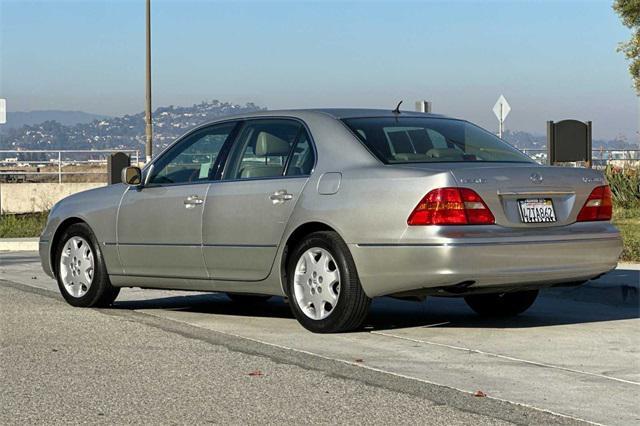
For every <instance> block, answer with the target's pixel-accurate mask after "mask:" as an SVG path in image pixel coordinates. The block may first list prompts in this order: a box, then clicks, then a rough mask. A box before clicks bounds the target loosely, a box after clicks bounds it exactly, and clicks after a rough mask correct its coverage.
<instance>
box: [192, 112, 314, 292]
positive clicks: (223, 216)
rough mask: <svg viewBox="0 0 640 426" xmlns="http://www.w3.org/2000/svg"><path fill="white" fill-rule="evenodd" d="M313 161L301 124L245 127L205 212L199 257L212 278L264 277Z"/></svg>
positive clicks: (262, 122) (269, 123)
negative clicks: (200, 255)
mask: <svg viewBox="0 0 640 426" xmlns="http://www.w3.org/2000/svg"><path fill="white" fill-rule="evenodd" d="M314 159H315V157H314V151H313V146H312V144H311V141H310V138H309V135H308V133H307V132H306V130H305V128H304V126H302V124H301V123H300V122H298V121H295V120H286V119H255V120H248V121H246V122H245V124H244V125H243V127H242V129H241V130H240V133H239V136H238V138H237V140H236V142H235V143H234V146H233V148H232V150H231V153H230V154H229V157H228V160H227V162H226V165H225V168H224V174H223V179H222V180H220V181H217V182H215V183H212V184H211V188H210V190H209V193H208V195H207V202H206V205H205V209H204V216H203V253H204V258H205V264H206V267H207V270H208V272H209V275H210V276H211V277H212V278H216V279H220V280H238V281H259V280H262V279H265V278H266V277H267V276H268V275H269V272H270V270H271V267H272V265H273V262H274V259H275V256H276V252H277V249H278V244H279V243H280V240H281V239H282V235H283V233H284V230H285V227H286V224H287V222H288V220H289V217H290V216H291V213H292V212H293V209H294V207H295V205H296V203H297V202H298V200H299V198H300V195H301V194H302V190H303V188H304V186H305V184H306V183H307V180H308V177H309V174H310V173H311V170H312V168H313V166H314Z"/></svg>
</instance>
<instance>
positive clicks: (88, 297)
mask: <svg viewBox="0 0 640 426" xmlns="http://www.w3.org/2000/svg"><path fill="white" fill-rule="evenodd" d="M54 260H55V265H56V280H57V281H58V288H59V289H60V293H61V294H62V297H64V299H65V300H66V301H67V302H68V303H69V304H70V305H73V306H78V307H104V306H109V305H110V304H112V303H113V301H114V300H115V299H116V297H118V293H119V292H120V288H118V287H113V286H112V285H111V282H110V281H109V276H108V275H107V270H106V268H105V265H104V260H103V258H102V253H101V252H100V250H99V248H98V243H97V241H96V238H95V236H94V235H93V232H91V228H89V226H88V225H87V224H84V223H76V224H74V225H71V226H69V227H68V228H67V229H66V230H64V232H63V234H62V236H61V238H60V243H59V244H58V246H57V247H56V250H55V257H54Z"/></svg>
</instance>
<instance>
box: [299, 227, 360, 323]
mask: <svg viewBox="0 0 640 426" xmlns="http://www.w3.org/2000/svg"><path fill="white" fill-rule="evenodd" d="M287 263H288V264H287V296H288V297H289V305H290V306H291V310H292V311H293V314H294V315H295V317H296V319H297V320H298V321H299V322H300V324H302V326H303V327H305V328H306V329H307V330H310V331H313V332H315V333H336V332H344V331H349V330H354V329H357V328H359V327H360V326H361V325H362V323H363V321H364V319H365V317H366V315H367V312H368V309H369V304H370V303H371V299H369V297H367V295H366V294H365V293H364V290H363V289H362V286H361V285H360V280H359V279H358V274H357V272H356V267H355V263H354V262H353V258H352V257H351V253H349V249H348V247H347V245H346V244H345V243H344V241H342V239H341V238H340V236H338V234H336V233H335V232H329V231H322V232H314V233H313V234H310V235H308V236H307V237H306V238H305V239H304V240H303V241H302V242H301V243H299V244H298V245H297V246H296V247H294V248H293V251H292V252H291V256H290V257H289V259H288V262H287Z"/></svg>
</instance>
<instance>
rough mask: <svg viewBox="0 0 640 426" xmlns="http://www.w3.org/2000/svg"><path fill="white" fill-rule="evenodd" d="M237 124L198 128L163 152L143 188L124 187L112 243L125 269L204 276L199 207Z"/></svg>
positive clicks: (143, 273)
mask: <svg viewBox="0 0 640 426" xmlns="http://www.w3.org/2000/svg"><path fill="white" fill-rule="evenodd" d="M236 125H237V123H223V124H219V125H214V126H210V127H206V128H203V129H200V130H197V131H195V132H193V133H191V134H189V135H187V136H186V137H185V138H183V139H182V140H181V141H179V142H177V143H176V144H175V145H174V146H173V147H172V148H170V149H169V150H168V151H166V152H165V153H163V154H162V156H161V157H159V158H158V159H157V160H156V161H154V163H153V166H152V168H151V169H149V171H148V172H147V174H149V176H148V177H145V181H146V182H145V185H144V186H143V187H142V188H134V187H132V188H129V190H128V191H127V192H126V193H125V195H124V197H123V199H122V202H121V204H120V208H119V210H118V221H117V223H118V226H117V232H118V233H117V242H118V251H119V255H120V259H121V261H122V265H123V267H124V273H125V274H127V275H137V276H148V277H175V278H207V277H208V274H207V270H206V268H205V266H204V262H203V259H202V212H203V209H204V207H205V200H206V196H207V191H208V190H209V185H210V182H211V181H212V180H213V177H214V176H215V173H216V170H217V167H218V162H217V158H218V154H219V153H220V152H221V150H222V148H223V146H224V144H225V142H226V141H227V140H228V139H230V137H231V134H232V132H233V129H234V127H235V126H236Z"/></svg>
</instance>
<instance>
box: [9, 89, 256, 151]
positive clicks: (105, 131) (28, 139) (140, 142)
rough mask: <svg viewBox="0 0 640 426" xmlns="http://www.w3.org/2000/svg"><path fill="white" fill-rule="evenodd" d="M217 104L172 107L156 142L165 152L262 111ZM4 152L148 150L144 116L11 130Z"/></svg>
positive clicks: (157, 122) (162, 112)
mask: <svg viewBox="0 0 640 426" xmlns="http://www.w3.org/2000/svg"><path fill="white" fill-rule="evenodd" d="M261 109H263V108H260V107H258V106H256V105H254V104H252V103H248V104H246V105H244V106H241V105H235V104H231V103H228V102H220V101H217V100H214V101H211V102H202V103H200V104H197V105H192V106H189V107H176V106H173V105H170V106H168V107H161V108H158V109H156V110H155V111H154V113H153V127H154V137H153V138H154V142H155V145H156V147H158V148H163V147H164V146H166V145H167V144H169V143H171V142H172V141H173V140H175V138H177V137H178V136H180V135H182V134H184V133H185V132H186V131H187V130H189V129H191V128H193V127H195V126H197V125H198V124H201V123H204V122H206V121H210V120H214V119H216V118H219V117H223V116H225V115H231V114H238V113H244V112H251V111H259V110H261ZM0 149H68V150H74V149H82V150H85V149H141V150H143V149H144V113H142V112H140V113H138V114H134V115H124V116H121V117H111V118H102V119H97V120H93V121H91V122H90V123H79V124H75V125H64V124H62V123H60V122H58V121H45V122H43V123H39V124H31V125H24V126H22V127H20V128H10V129H8V130H5V131H4V133H3V134H0Z"/></svg>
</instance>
